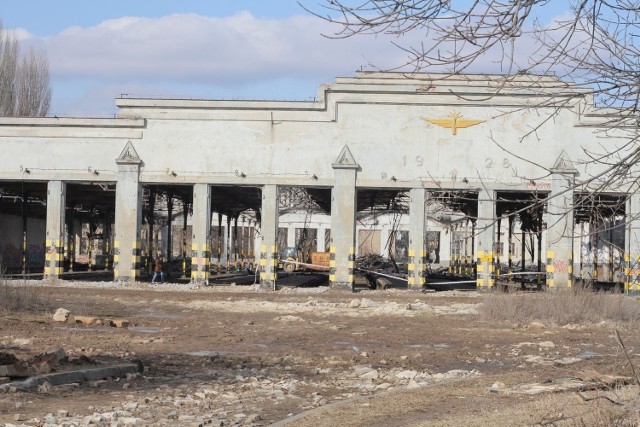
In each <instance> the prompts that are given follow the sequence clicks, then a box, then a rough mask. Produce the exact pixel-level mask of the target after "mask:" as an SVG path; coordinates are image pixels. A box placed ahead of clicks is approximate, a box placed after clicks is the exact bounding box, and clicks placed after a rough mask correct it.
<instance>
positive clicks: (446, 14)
mask: <svg viewBox="0 0 640 427" xmlns="http://www.w3.org/2000/svg"><path fill="white" fill-rule="evenodd" d="M302 3H305V4H302ZM309 3H310V2H301V5H302V7H303V8H305V9H306V10H307V11H309V12H311V13H312V14H314V15H316V16H318V17H320V18H322V19H324V20H326V21H328V22H330V23H333V24H335V25H336V31H335V32H334V33H333V34H327V35H326V36H327V37H331V38H348V37H355V36H367V35H374V36H378V35H386V36H388V37H392V38H393V39H392V40H393V41H392V43H394V44H395V45H396V46H397V47H398V48H400V49H402V50H404V51H405V52H406V54H407V56H406V58H407V60H406V62H405V63H403V64H398V65H397V68H394V69H393V70H387V71H404V72H406V73H407V74H408V75H410V74H412V73H417V72H425V71H430V72H434V71H440V72H450V73H456V74H459V73H466V72H490V73H499V74H503V75H504V82H505V84H506V83H508V82H509V80H510V78H513V77H514V76H518V75H522V74H531V75H532V77H533V78H532V79H531V80H530V81H531V86H532V87H535V85H536V84H537V82H536V80H535V75H545V74H554V75H555V76H556V77H558V78H559V79H560V80H570V81H571V83H572V84H574V85H575V86H574V87H577V88H585V89H589V90H593V91H594V100H595V101H596V103H597V104H598V106H599V107H612V110H611V111H609V112H608V114H603V115H601V118H607V119H608V121H609V122H608V123H605V126H603V128H609V129H611V128H614V127H615V128H616V129H617V130H618V131H621V130H622V131H625V132H627V135H626V136H627V137H626V140H627V144H626V145H625V146H622V147H618V149H617V151H616V152H615V153H612V152H608V151H607V150H603V151H602V152H598V153H587V156H588V158H589V159H590V161H592V162H594V163H598V164H600V165H601V166H603V167H604V169H605V170H606V172H604V173H603V174H601V175H598V176H597V177H592V182H589V183H586V184H592V183H593V184H592V185H590V187H591V188H590V189H591V190H595V189H596V187H598V188H604V187H605V186H607V187H609V188H611V186H612V185H614V183H617V184H620V183H621V181H622V180H625V181H626V183H627V184H628V183H629V182H630V181H629V178H630V175H629V170H630V169H631V166H633V165H634V164H636V163H637V162H638V161H639V160H640V148H639V147H638V139H639V138H638V136H639V135H638V124H639V122H640V113H639V111H638V110H639V107H640V1H638V0H613V1H606V0H570V1H569V2H568V3H567V2H564V1H562V0H472V1H470V2H452V1H450V0H321V1H319V5H318V6H316V7H313V8H312V7H310V5H309ZM553 6H559V7H560V8H562V9H561V11H560V12H559V13H562V14H561V15H560V16H557V17H549V16H548V15H549V13H548V10H549V9H550V8H552V7H553ZM545 20H546V21H548V22H545ZM407 35H412V36H416V35H417V36H419V38H416V37H411V38H410V39H411V40H414V42H413V43H412V44H410V45H405V44H403V43H404V42H405V40H406V39H407V37H403V36H407ZM415 40H420V41H419V42H417V43H416V42H415ZM410 43H411V42H410ZM374 65H375V64H374ZM499 90H500V88H498V89H497V90H496V93H498V92H499ZM549 102H557V100H549ZM567 102H572V100H570V99H568V100H567ZM545 106H550V105H545ZM601 111H604V110H601ZM541 124H542V123H541ZM526 137H535V130H534V131H532V132H529V133H528V134H527V135H523V138H526ZM632 178H633V182H632V185H634V186H637V182H638V181H640V177H638V176H632ZM595 183H597V184H595ZM582 184H583V185H584V184H585V182H584V181H583V182H582ZM633 189H637V188H633Z"/></svg>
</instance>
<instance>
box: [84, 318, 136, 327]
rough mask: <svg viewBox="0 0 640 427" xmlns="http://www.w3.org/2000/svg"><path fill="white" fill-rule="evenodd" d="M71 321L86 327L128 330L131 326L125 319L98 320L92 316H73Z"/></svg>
mask: <svg viewBox="0 0 640 427" xmlns="http://www.w3.org/2000/svg"><path fill="white" fill-rule="evenodd" d="M73 320H74V321H75V322H76V323H79V324H82V325H87V326H104V325H108V326H110V327H112V328H128V327H129V326H132V325H131V323H130V322H129V321H128V320H125V319H100V318H98V317H94V316H73Z"/></svg>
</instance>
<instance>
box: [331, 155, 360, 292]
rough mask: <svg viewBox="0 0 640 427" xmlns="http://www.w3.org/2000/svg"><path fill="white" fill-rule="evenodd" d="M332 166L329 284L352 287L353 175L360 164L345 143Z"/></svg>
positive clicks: (353, 254)
mask: <svg viewBox="0 0 640 427" xmlns="http://www.w3.org/2000/svg"><path fill="white" fill-rule="evenodd" d="M332 166H333V175H334V180H335V182H334V185H333V188H332V190H331V246H330V249H329V252H330V261H329V266H330V271H329V285H330V286H331V287H332V288H338V289H353V282H354V272H355V257H356V195H357V194H356V175H357V172H358V169H359V168H360V166H359V165H358V164H357V163H356V162H355V161H354V159H353V156H352V155H351V151H349V148H348V147H347V146H345V147H344V148H343V149H342V151H341V152H340V155H339V156H338V158H337V159H336V162H335V163H334V164H333V165H332Z"/></svg>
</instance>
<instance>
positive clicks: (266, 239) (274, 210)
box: [260, 184, 279, 289]
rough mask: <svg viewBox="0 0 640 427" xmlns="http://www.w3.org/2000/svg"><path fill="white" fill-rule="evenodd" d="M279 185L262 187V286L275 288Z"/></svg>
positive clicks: (276, 276)
mask: <svg viewBox="0 0 640 427" xmlns="http://www.w3.org/2000/svg"><path fill="white" fill-rule="evenodd" d="M278 216H279V215H278V186H277V185H272V184H270V185H265V186H264V187H262V211H261V224H260V226H261V227H260V228H261V232H262V241H261V242H260V268H261V270H262V271H261V272H260V287H261V288H265V289H275V287H276V280H277V278H278V274H277V271H276V268H277V262H278V253H277V249H276V239H277V236H278Z"/></svg>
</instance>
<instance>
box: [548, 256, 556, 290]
mask: <svg viewBox="0 0 640 427" xmlns="http://www.w3.org/2000/svg"><path fill="white" fill-rule="evenodd" d="M554 257H555V253H554V252H553V251H547V287H548V288H550V289H553V288H555V280H554V277H553V276H554V273H555V267H554V265H553V259H554Z"/></svg>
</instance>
